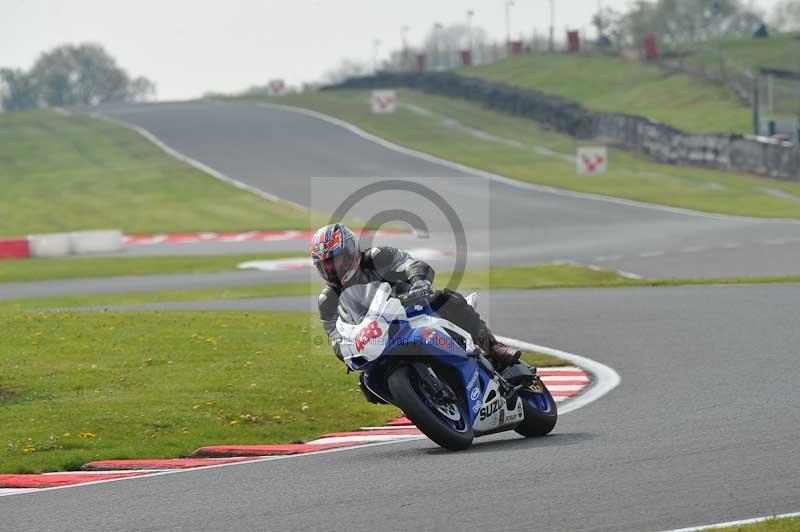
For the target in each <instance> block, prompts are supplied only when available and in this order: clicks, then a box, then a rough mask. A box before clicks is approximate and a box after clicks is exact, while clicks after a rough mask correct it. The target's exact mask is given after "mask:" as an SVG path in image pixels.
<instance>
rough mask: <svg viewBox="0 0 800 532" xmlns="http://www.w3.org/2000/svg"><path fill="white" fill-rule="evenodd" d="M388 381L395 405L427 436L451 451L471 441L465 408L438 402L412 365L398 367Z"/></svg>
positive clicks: (464, 447) (465, 445)
mask: <svg viewBox="0 0 800 532" xmlns="http://www.w3.org/2000/svg"><path fill="white" fill-rule="evenodd" d="M387 383H388V385H389V391H390V392H392V397H393V398H394V401H395V404H396V405H397V406H399V407H400V409H401V410H402V411H403V412H404V413H405V415H406V416H407V417H408V418H409V419H410V420H411V421H413V422H414V424H415V425H416V426H417V428H418V429H419V430H421V431H422V432H423V433H424V434H425V435H426V436H427V437H428V438H430V439H431V440H433V441H434V442H436V443H437V444H439V445H440V446H442V447H444V448H445V449H449V450H451V451H462V450H464V449H466V448H467V447H469V446H470V445H471V444H472V438H473V434H472V425H471V424H470V422H469V418H468V416H467V415H466V412H465V411H464V408H463V407H462V406H461V405H459V404H454V403H450V404H447V405H444V404H438V405H437V404H435V403H434V402H433V400H432V399H431V398H430V396H429V395H428V394H427V392H426V391H425V389H424V386H423V385H422V383H421V380H420V378H419V377H418V376H417V373H416V372H415V371H414V370H413V369H412V368H410V367H408V366H402V367H400V368H397V369H396V370H395V371H394V372H392V374H391V375H389V378H388V379H387Z"/></svg>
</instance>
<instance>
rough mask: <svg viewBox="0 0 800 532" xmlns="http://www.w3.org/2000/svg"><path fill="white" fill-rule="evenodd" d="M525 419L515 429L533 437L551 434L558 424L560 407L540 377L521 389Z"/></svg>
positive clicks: (520, 394)
mask: <svg viewBox="0 0 800 532" xmlns="http://www.w3.org/2000/svg"><path fill="white" fill-rule="evenodd" d="M519 397H520V399H522V410H523V412H524V413H525V419H524V420H523V421H522V423H520V424H519V425H517V427H516V428H515V429H514V430H515V431H517V433H519V434H521V435H523V436H525V437H526V438H531V437H535V436H544V435H545V434H549V433H550V432H551V431H552V430H553V428H554V427H555V426H556V421H557V420H558V408H557V407H556V402H555V401H554V400H553V396H552V395H550V391H549V390H548V389H547V387H546V386H545V385H544V384H543V383H542V381H540V380H539V379H538V378H537V379H535V380H534V381H533V382H532V383H531V384H529V385H528V386H526V387H525V388H523V389H522V390H520V391H519Z"/></svg>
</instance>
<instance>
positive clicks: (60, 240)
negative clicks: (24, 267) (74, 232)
mask: <svg viewBox="0 0 800 532" xmlns="http://www.w3.org/2000/svg"><path fill="white" fill-rule="evenodd" d="M28 245H29V247H30V252H31V257H66V256H67V255H69V254H70V252H71V245H70V234H69V233H49V234H46V235H30V236H29V237H28Z"/></svg>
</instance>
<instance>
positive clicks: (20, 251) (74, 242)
mask: <svg viewBox="0 0 800 532" xmlns="http://www.w3.org/2000/svg"><path fill="white" fill-rule="evenodd" d="M122 245H123V236H122V231H117V230H108V231H74V232H72V233H45V234H40V235H29V236H28V237H26V238H14V239H0V259H26V258H30V257H36V258H55V257H66V256H68V255H84V254H89V253H113V252H115V251H119V250H121V249H122Z"/></svg>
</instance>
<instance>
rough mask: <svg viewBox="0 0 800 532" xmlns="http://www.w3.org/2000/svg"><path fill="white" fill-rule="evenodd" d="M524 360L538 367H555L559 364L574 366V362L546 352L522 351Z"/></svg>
mask: <svg viewBox="0 0 800 532" xmlns="http://www.w3.org/2000/svg"><path fill="white" fill-rule="evenodd" d="M522 360H523V361H525V362H527V363H528V364H530V365H531V366H534V367H537V368H553V367H557V366H574V364H573V363H572V362H567V361H566V360H563V359H561V358H558V357H554V356H553V355H545V354H544V353H522Z"/></svg>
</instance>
